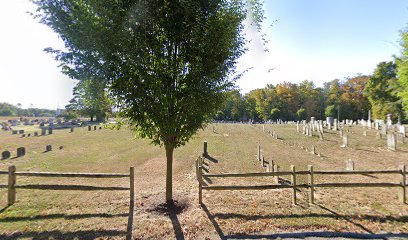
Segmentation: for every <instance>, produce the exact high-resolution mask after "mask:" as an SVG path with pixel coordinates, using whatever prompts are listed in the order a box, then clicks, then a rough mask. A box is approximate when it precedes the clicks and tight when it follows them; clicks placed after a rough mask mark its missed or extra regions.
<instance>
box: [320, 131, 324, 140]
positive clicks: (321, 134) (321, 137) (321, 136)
mask: <svg viewBox="0 0 408 240" xmlns="http://www.w3.org/2000/svg"><path fill="white" fill-rule="evenodd" d="M319 139H320V140H323V133H322V132H320V131H319Z"/></svg>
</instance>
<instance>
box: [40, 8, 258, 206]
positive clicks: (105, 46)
mask: <svg viewBox="0 0 408 240" xmlns="http://www.w3.org/2000/svg"><path fill="white" fill-rule="evenodd" d="M34 3H36V4H37V5H38V11H37V15H36V17H38V18H39V19H40V21H41V22H42V23H44V24H46V25H48V26H50V27H51V28H52V29H53V30H54V31H55V32H57V33H58V34H59V35H60V37H61V38H62V39H63V40H64V43H65V48H66V49H65V50H59V49H48V52H50V53H53V54H55V57H56V59H57V60H58V61H60V62H61V63H62V69H63V72H64V73H66V74H68V75H69V76H71V77H72V78H74V79H79V80H81V79H93V80H95V81H98V80H99V81H100V80H103V81H106V83H107V87H108V89H109V95H110V97H111V98H112V99H113V100H114V103H115V107H116V108H117V109H118V111H119V114H120V116H121V117H123V118H125V119H126V122H127V123H128V124H129V125H130V127H131V128H132V129H133V130H134V131H135V132H136V133H137V134H138V135H139V136H141V137H146V138H149V139H152V142H153V143H155V144H159V145H164V146H165V149H166V156H167V178H166V183H167V186H166V200H168V201H169V200H171V198H172V188H171V178H172V171H171V169H172V161H173V150H174V148H177V147H179V146H181V145H183V144H185V143H186V142H187V141H188V140H189V139H190V138H191V136H192V135H193V134H195V133H196V132H197V130H198V129H200V128H202V127H203V126H204V125H205V123H206V122H208V121H209V120H210V119H211V117H212V116H213V115H214V114H215V113H216V112H217V111H218V110H219V108H220V107H221V105H222V103H223V96H224V93H225V92H226V91H228V90H230V89H232V87H233V82H234V76H236V75H235V74H236V73H235V65H236V62H237V59H238V58H239V57H240V56H241V55H242V53H243V52H244V50H245V48H244V45H245V39H244V34H243V21H244V19H245V18H246V17H250V18H251V19H252V20H253V21H255V24H256V25H257V26H258V27H259V26H260V25H259V22H260V21H261V20H262V18H263V16H262V6H261V4H260V3H259V2H258V1H254V0H250V1H239V0H200V1H196V0H184V1H170V0H143V1H140V0H139V1H138V0H135V1H129V0H117V1H110V0H109V1H108V0H98V1H84V0H65V1H61V0H34ZM248 9H252V10H253V11H248ZM249 13H251V15H250V16H249Z"/></svg>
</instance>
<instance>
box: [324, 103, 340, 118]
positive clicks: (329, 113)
mask: <svg viewBox="0 0 408 240" xmlns="http://www.w3.org/2000/svg"><path fill="white" fill-rule="evenodd" d="M325 115H326V117H336V116H337V107H336V106H334V105H329V106H327V108H326V111H325Z"/></svg>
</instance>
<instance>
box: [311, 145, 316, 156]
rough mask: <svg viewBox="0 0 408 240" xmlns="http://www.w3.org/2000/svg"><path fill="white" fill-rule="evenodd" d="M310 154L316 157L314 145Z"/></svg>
mask: <svg viewBox="0 0 408 240" xmlns="http://www.w3.org/2000/svg"><path fill="white" fill-rule="evenodd" d="M310 153H311V154H313V155H315V154H316V148H315V146H314V145H312V149H311V150H310Z"/></svg>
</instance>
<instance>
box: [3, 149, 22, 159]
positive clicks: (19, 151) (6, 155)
mask: <svg viewBox="0 0 408 240" xmlns="http://www.w3.org/2000/svg"><path fill="white" fill-rule="evenodd" d="M25 154H26V149H25V147H19V148H17V157H22V156H24V155H25ZM10 156H11V153H10V151H3V152H2V153H1V159H3V160H4V159H8V158H10Z"/></svg>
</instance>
